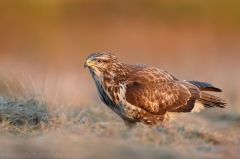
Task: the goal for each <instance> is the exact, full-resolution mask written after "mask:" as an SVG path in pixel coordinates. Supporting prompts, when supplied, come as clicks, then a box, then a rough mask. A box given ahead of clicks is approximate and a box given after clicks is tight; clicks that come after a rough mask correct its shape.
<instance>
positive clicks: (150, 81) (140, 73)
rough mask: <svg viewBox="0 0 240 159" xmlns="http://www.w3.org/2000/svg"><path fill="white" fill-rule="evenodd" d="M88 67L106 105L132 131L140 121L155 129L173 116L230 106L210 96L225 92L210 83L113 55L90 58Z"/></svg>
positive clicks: (98, 54)
mask: <svg viewBox="0 0 240 159" xmlns="http://www.w3.org/2000/svg"><path fill="white" fill-rule="evenodd" d="M84 67H88V68H89V71H90V73H91V74H92V77H93V79H94V82H95V84H96V87H97V90H98V94H99V96H100V98H101V100H102V102H103V103H104V104H105V105H107V106H108V107H109V108H110V109H111V110H113V111H114V112H115V113H116V114H118V115H119V116H120V117H121V118H122V119H123V121H124V123H125V125H126V126H127V127H128V128H129V129H130V128H132V127H134V126H135V124H136V123H137V122H141V123H143V124H146V125H148V126H152V125H155V124H157V123H158V122H164V121H168V120H169V119H170V115H171V113H182V112H194V111H200V110H201V109H203V108H204V107H206V108H211V107H219V108H224V107H225V106H226V105H227V103H226V101H225V100H224V99H221V98H219V97H216V96H214V95H211V94H208V93H206V91H212V92H221V90H220V89H219V88H216V87H214V86H212V85H211V84H209V83H206V82H199V81H193V80H190V81H187V80H180V79H178V78H176V77H174V76H173V75H171V74H169V73H168V72H166V71H163V70H161V69H158V68H156V67H152V66H147V65H141V64H133V65H131V64H125V63H122V62H119V61H118V60H117V58H116V56H115V55H114V54H112V53H110V52H96V53H93V54H91V55H89V56H88V57H87V59H86V61H85V63H84ZM197 103H198V104H197ZM199 103H200V104H201V105H202V107H199V106H201V105H199ZM203 106H204V107H203Z"/></svg>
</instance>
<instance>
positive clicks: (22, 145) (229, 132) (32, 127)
mask: <svg viewBox="0 0 240 159" xmlns="http://www.w3.org/2000/svg"><path fill="white" fill-rule="evenodd" d="M45 100H46V99H45V98H42V96H41V98H40V97H38V96H35V97H34V98H30V99H24V100H23V99H19V98H16V97H15V98H14V99H12V98H9V97H7V96H5V97H3V96H1V109H0V111H1V126H0V132H1V135H0V143H4V144H1V146H0V155H1V158H4V157H10V158H26V155H28V156H31V158H39V156H41V157H42V158H226V157H228V158H237V157H238V155H239V151H238V150H239V148H240V147H239V144H240V136H239V133H240V129H239V122H240V120H239V118H236V117H233V118H229V117H228V118H227V119H228V120H225V118H222V115H219V117H218V122H215V121H216V119H214V120H212V119H210V118H206V116H201V115H198V116H195V114H190V115H180V116H179V117H178V118H177V119H178V120H173V121H172V122H171V123H169V125H168V126H166V127H162V126H157V127H155V128H151V129H147V128H145V127H143V126H142V125H138V126H137V127H136V129H134V130H132V131H128V130H127V129H126V128H125V126H124V124H123V122H122V121H121V119H119V117H118V116H117V115H115V114H113V113H112V112H111V111H110V110H108V108H107V107H105V106H103V105H96V106H89V105H85V106H84V105H82V106H81V107H80V108H78V109H76V108H75V109H74V108H68V109H66V107H65V106H62V107H59V106H58V105H54V104H51V103H48V102H46V101H45ZM228 116H231V114H228ZM203 117H205V118H203ZM216 118H217V117H216ZM237 124H238V125H237Z"/></svg>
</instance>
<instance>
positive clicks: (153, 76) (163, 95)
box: [126, 67, 200, 114]
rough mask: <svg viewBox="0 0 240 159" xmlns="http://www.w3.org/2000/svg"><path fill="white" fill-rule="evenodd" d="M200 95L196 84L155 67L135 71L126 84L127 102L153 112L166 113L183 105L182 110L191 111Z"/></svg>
mask: <svg viewBox="0 0 240 159" xmlns="http://www.w3.org/2000/svg"><path fill="white" fill-rule="evenodd" d="M199 97H200V91H199V90H198V88H197V87H196V86H194V85H192V84H190V83H188V82H184V81H179V80H178V79H177V78H174V77H173V76H172V75H170V74H168V73H167V72H165V71H162V70H160V69H157V68H153V67H144V68H140V70H138V71H135V73H134V74H132V76H131V77H130V78H129V79H128V81H127V85H126V100H127V102H129V103H131V104H132V105H135V106H138V107H141V108H142V109H145V110H146V111H148V112H151V113H152V114H165V113H166V112H167V111H174V110H181V109H180V108H181V107H182V108H183V109H182V110H181V111H188V110H190V111H191V109H193V107H194V103H195V100H196V99H197V98H199Z"/></svg>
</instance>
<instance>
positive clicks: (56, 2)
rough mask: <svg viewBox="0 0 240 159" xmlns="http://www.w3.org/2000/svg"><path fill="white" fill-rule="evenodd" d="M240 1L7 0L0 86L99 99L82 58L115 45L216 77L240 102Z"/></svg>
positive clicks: (131, 55)
mask: <svg viewBox="0 0 240 159" xmlns="http://www.w3.org/2000/svg"><path fill="white" fill-rule="evenodd" d="M239 8H240V1H238V0H232V1H231V2H229V1H222V0H211V1H207V0H204V1H200V0H195V1H192V0H180V1H179V0H172V1H159V0H148V1H144V0H133V1H120V0H118V1H112V0H102V1H98V0H79V1H77V0H76V1H74V0H51V1H47V0H41V1H32V0H28V1H18V0H15V1H8V0H2V1H1V2H0V86H1V87H0V88H1V93H3V94H4V93H9V88H7V87H6V84H5V83H7V84H8V85H9V87H11V89H14V88H12V87H15V85H16V84H20V85H21V82H20V81H22V83H25V84H22V85H25V86H27V87H29V89H30V90H34V89H35V88H39V89H41V90H42V92H44V94H45V96H46V97H47V98H48V99H49V100H57V101H58V102H60V103H63V104H69V103H73V104H72V105H75V106H79V105H81V104H83V103H97V102H100V100H99V98H98V95H97V91H96V89H95V85H94V83H93V80H92V78H91V75H90V73H89V71H88V70H87V69H83V63H84V61H85V59H86V57H87V56H88V55H89V54H90V53H92V52H96V51H111V52H113V53H114V54H115V55H116V56H117V57H118V59H119V60H120V61H123V62H126V63H145V64H148V65H153V66H156V67H159V68H161V69H164V70H167V71H168V72H170V73H171V74H173V75H175V76H176V77H178V78H180V79H195V80H199V81H206V82H209V83H212V84H213V85H215V86H216V87H219V88H221V89H223V91H224V92H223V93H222V94H219V95H220V96H221V97H224V98H226V99H227V100H228V101H229V102H230V103H231V105H232V106H231V107H230V108H231V109H234V110H235V109H236V110H239V109H240V108H239V107H238V105H239V104H240V99H239V95H240V93H239V92H240V82H239V81H240V73H239V69H240V10H239ZM13 72H14V73H13ZM14 74H16V75H14ZM29 76H31V77H29ZM18 78H21V80H20V79H18ZM31 79H32V80H31ZM16 81H17V82H16ZM239 111H240V110H239Z"/></svg>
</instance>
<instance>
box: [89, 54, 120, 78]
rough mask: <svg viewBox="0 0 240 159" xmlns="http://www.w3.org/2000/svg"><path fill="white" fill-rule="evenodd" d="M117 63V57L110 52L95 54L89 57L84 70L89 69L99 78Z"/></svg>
mask: <svg viewBox="0 0 240 159" xmlns="http://www.w3.org/2000/svg"><path fill="white" fill-rule="evenodd" d="M117 62H118V61H117V58H116V56H115V55H113V54H112V53H110V52H95V53H93V54H91V55H89V56H88V57H87V59H86V61H85V63H84V68H86V67H88V68H89V70H90V72H91V73H94V74H95V75H97V76H98V75H102V74H103V72H104V71H105V70H106V69H109V68H111V67H112V66H115V64H116V63H117Z"/></svg>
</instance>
